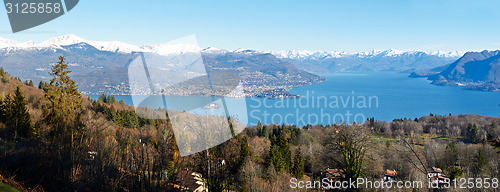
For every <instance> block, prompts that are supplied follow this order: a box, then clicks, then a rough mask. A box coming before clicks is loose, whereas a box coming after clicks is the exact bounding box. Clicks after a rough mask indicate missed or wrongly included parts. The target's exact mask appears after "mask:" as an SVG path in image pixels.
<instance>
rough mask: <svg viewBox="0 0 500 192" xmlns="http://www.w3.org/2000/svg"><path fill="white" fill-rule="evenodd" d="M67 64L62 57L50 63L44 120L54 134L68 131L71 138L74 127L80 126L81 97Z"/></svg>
mask: <svg viewBox="0 0 500 192" xmlns="http://www.w3.org/2000/svg"><path fill="white" fill-rule="evenodd" d="M69 73H71V71H70V70H68V64H66V63H65V59H64V57H62V56H61V57H59V62H57V63H55V64H54V65H52V71H51V72H50V75H51V76H52V77H53V78H52V79H51V80H50V84H49V85H47V86H48V89H47V97H48V100H49V101H50V104H49V106H48V108H47V110H46V111H48V114H46V119H45V120H46V121H47V122H48V124H50V125H53V127H54V129H53V131H54V132H55V134H56V135H58V134H65V133H70V134H71V136H72V138H73V133H74V131H75V129H78V128H79V127H80V126H81V124H82V123H81V121H80V116H81V113H82V104H81V103H82V99H81V95H80V93H79V92H78V89H77V87H76V84H75V82H74V81H73V80H71V79H70V77H69V76H68V74H69Z"/></svg>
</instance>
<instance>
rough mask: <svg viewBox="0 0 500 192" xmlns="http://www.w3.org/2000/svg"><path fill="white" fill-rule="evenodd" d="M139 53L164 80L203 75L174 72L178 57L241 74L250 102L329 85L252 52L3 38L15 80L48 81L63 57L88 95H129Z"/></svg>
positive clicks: (2, 58) (1, 50)
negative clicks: (151, 58)
mask: <svg viewBox="0 0 500 192" xmlns="http://www.w3.org/2000/svg"><path fill="white" fill-rule="evenodd" d="M136 52H145V53H149V54H152V55H156V56H157V57H158V58H160V59H159V62H160V64H162V65H164V71H163V72H165V74H169V73H168V71H177V72H178V71H182V72H183V73H189V74H192V73H197V72H198V71H197V70H199V69H192V70H191V69H189V66H175V65H172V63H176V62H177V63H178V61H176V59H179V58H181V57H179V56H180V55H181V56H182V57H184V58H189V57H191V55H192V57H195V56H196V55H198V57H199V56H200V53H201V55H203V56H202V58H203V60H204V61H205V63H206V64H207V67H208V68H209V70H212V71H226V72H228V71H229V72H233V73H238V74H239V75H240V78H241V81H242V83H243V85H244V87H245V88H246V89H245V90H244V91H245V93H246V96H265V97H283V96H293V95H291V94H290V93H288V92H287V90H288V89H289V88H291V87H295V86H303V85H310V84H314V83H318V82H321V81H324V80H325V78H323V77H320V76H318V75H315V74H311V73H309V72H306V71H303V70H300V69H298V68H297V67H295V66H294V65H293V64H292V63H290V62H288V61H285V60H281V59H278V58H276V57H275V56H274V55H272V54H270V53H265V52H259V51H252V50H244V49H240V50H235V51H226V50H222V49H217V48H207V49H201V48H200V47H198V46H196V45H192V44H156V45H145V46H141V47H139V46H135V45H130V44H126V43H122V42H116V41H114V42H99V41H89V40H85V39H82V38H80V37H77V36H75V35H65V36H61V37H56V38H52V39H49V40H47V41H44V42H42V43H38V44H36V43H33V42H30V41H28V42H17V41H14V40H8V39H3V38H0V66H1V67H3V68H5V69H6V70H7V71H8V72H9V73H11V74H12V75H14V76H17V77H20V78H22V79H25V80H26V79H31V80H33V81H34V82H35V83H37V82H38V81H40V80H43V81H48V80H49V78H50V76H49V71H50V68H51V64H52V63H54V62H55V61H57V58H58V57H59V56H65V57H66V59H67V61H68V62H69V65H70V69H71V70H72V71H73V73H71V75H72V77H73V78H74V79H75V81H76V82H77V84H78V85H79V88H80V90H81V91H82V92H84V93H86V94H99V93H108V94H128V93H129V92H130V90H129V89H130V87H128V85H129V82H128V71H127V70H128V69H127V65H128V64H129V63H130V62H131V61H132V60H134V59H135V58H136V57H137V56H138V54H136ZM196 53H197V54H196ZM181 63H182V62H181ZM183 70H184V71H183ZM153 73H154V72H153ZM159 86H162V85H159ZM165 86H167V85H165Z"/></svg>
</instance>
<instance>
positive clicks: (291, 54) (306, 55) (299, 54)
mask: <svg viewBox="0 0 500 192" xmlns="http://www.w3.org/2000/svg"><path fill="white" fill-rule="evenodd" d="M271 53H272V54H273V55H275V56H276V57H278V58H286V59H296V60H306V59H325V58H341V57H354V58H374V57H400V56H403V55H416V54H427V55H433V56H438V57H442V58H454V59H456V58H458V57H461V56H462V55H463V54H464V53H465V52H461V51H451V52H444V51H434V52H425V51H400V50H396V49H388V50H371V51H366V52H359V53H347V52H344V51H342V52H340V51H309V50H282V51H273V52H271Z"/></svg>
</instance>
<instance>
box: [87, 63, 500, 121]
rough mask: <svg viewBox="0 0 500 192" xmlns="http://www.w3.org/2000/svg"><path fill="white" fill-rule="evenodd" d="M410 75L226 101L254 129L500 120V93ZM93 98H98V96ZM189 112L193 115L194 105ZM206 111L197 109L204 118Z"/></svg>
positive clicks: (358, 78)
mask: <svg viewBox="0 0 500 192" xmlns="http://www.w3.org/2000/svg"><path fill="white" fill-rule="evenodd" d="M407 76H408V74H403V73H390V72H376V73H375V72H373V73H337V74H332V75H325V76H324V77H326V78H327V79H328V81H325V82H322V83H319V84H315V85H310V86H305V87H296V88H293V89H292V90H291V92H292V93H294V94H298V95H300V96H301V98H286V99H267V98H245V99H241V98H240V99H231V98H226V103H227V104H228V108H229V109H230V111H232V112H233V113H236V114H238V115H239V116H245V117H246V119H247V120H248V124H249V125H255V124H256V123H257V122H258V121H261V122H263V123H265V124H269V123H280V124H281V123H285V124H295V125H299V126H302V125H305V124H321V123H323V124H332V123H338V122H341V121H344V122H349V123H352V122H353V121H356V122H364V121H365V120H366V118H370V117H374V118H375V119H376V120H385V121H392V120H393V119H395V118H412V119H413V118H415V117H421V116H424V115H428V114H429V113H433V114H439V115H448V114H450V113H451V114H454V115H457V114H479V115H485V116H495V117H498V116H500V105H499V104H500V93H499V92H482V91H471V90H463V89H461V88H460V87H443V86H436V85H431V84H430V82H429V81H427V80H426V79H423V78H420V79H412V78H408V77H407ZM90 97H91V98H92V99H97V98H98V95H91V96H90ZM115 97H116V99H117V100H122V99H123V101H124V102H125V103H126V104H130V105H132V104H133V102H132V98H131V96H129V95H117V96H115ZM167 97H168V99H167V100H168V101H169V102H167V108H169V109H174V110H178V111H182V110H186V109H183V106H187V105H189V104H193V106H199V104H200V103H203V102H204V101H206V100H207V98H206V97H194V96H186V97H185V96H167ZM168 103H173V104H172V105H170V106H172V107H169V105H168ZM245 103H246V109H245V107H244V106H245ZM179 104H181V105H179ZM242 104H243V105H242ZM151 107H155V106H151ZM156 107H159V106H156ZM188 108H189V109H187V110H188V111H189V110H190V109H191V108H192V107H188ZM201 111H202V110H198V111H197V110H193V112H195V113H200V114H203V112H201ZM245 111H246V112H245Z"/></svg>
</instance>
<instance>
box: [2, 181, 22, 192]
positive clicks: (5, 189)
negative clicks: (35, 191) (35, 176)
mask: <svg viewBox="0 0 500 192" xmlns="http://www.w3.org/2000/svg"><path fill="white" fill-rule="evenodd" d="M0 191H2V192H20V191H19V190H17V189H16V188H14V187H11V186H10V185H7V184H5V183H0Z"/></svg>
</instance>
